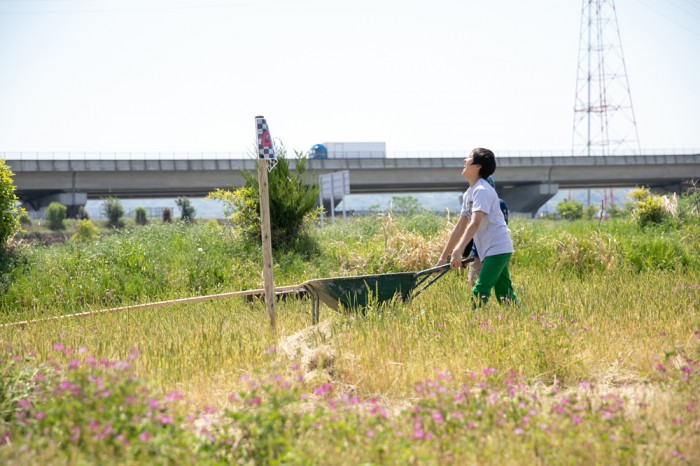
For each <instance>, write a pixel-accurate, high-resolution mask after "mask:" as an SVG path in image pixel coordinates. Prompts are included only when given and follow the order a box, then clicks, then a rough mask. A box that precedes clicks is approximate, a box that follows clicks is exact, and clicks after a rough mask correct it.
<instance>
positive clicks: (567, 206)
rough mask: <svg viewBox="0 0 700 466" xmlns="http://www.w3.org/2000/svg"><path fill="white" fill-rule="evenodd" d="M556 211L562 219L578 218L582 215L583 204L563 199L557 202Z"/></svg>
mask: <svg viewBox="0 0 700 466" xmlns="http://www.w3.org/2000/svg"><path fill="white" fill-rule="evenodd" d="M557 213H558V214H559V217H560V218H563V219H564V220H578V219H580V218H581V217H583V204H581V203H580V202H576V201H573V200H567V199H564V200H563V201H560V202H559V204H557Z"/></svg>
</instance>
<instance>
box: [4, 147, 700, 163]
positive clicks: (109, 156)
mask: <svg viewBox="0 0 700 466" xmlns="http://www.w3.org/2000/svg"><path fill="white" fill-rule="evenodd" d="M470 150H471V149H465V150H454V151H445V150H436V151H392V152H387V158H399V159H408V158H463V157H466V156H467V154H469V152H470ZM494 152H495V153H496V155H497V156H498V157H568V156H574V155H577V156H579V154H572V152H571V149H566V150H495V151H494ZM692 154H700V149H693V148H683V149H670V148H664V149H642V150H641V152H639V151H636V152H631V153H620V154H616V155H609V156H608V157H616V156H625V155H642V156H646V155H648V156H654V155H692ZM592 155H595V156H600V155H602V154H592ZM256 158H257V157H256V156H255V154H252V153H251V152H21V151H18V152H14V151H8V152H0V159H5V160H18V161H21V160H246V159H256Z"/></svg>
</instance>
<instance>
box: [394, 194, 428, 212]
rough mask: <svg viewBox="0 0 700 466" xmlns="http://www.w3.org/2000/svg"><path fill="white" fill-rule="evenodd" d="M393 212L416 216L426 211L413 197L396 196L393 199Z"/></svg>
mask: <svg viewBox="0 0 700 466" xmlns="http://www.w3.org/2000/svg"><path fill="white" fill-rule="evenodd" d="M391 204H392V207H391V210H392V211H393V212H395V213H397V214H404V215H415V214H417V213H420V212H422V211H424V210H425V209H424V208H423V206H422V205H421V203H420V201H419V200H418V199H416V198H415V197H413V196H394V197H392V198H391Z"/></svg>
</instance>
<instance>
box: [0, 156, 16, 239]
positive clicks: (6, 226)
mask: <svg viewBox="0 0 700 466" xmlns="http://www.w3.org/2000/svg"><path fill="white" fill-rule="evenodd" d="M13 176H14V174H13V173H12V171H11V170H10V167H8V166H7V164H6V163H5V160H3V159H0V248H2V247H3V246H4V245H5V242H6V241H7V240H8V239H9V238H12V236H14V234H15V233H17V232H18V231H19V214H20V209H19V208H18V207H17V202H18V199H17V195H16V194H15V185H14V183H13V182H12V177H13Z"/></svg>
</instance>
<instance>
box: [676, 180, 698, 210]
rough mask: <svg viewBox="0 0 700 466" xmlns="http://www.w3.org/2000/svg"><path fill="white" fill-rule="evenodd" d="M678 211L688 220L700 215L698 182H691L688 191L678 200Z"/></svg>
mask: <svg viewBox="0 0 700 466" xmlns="http://www.w3.org/2000/svg"><path fill="white" fill-rule="evenodd" d="M678 211H679V214H680V215H681V216H683V218H684V219H686V220H690V219H697V218H698V217H700V187H698V186H697V184H696V182H694V181H693V182H691V186H690V189H689V190H688V192H686V193H685V194H683V195H682V196H681V197H680V199H679V200H678Z"/></svg>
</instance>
